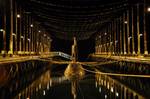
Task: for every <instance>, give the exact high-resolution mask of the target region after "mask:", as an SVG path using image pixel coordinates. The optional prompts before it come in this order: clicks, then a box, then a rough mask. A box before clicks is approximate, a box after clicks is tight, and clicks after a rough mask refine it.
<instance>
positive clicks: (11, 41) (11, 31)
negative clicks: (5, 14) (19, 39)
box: [8, 0, 13, 55]
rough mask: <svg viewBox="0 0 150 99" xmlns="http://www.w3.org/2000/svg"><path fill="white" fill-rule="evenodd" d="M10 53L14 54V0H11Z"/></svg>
mask: <svg viewBox="0 0 150 99" xmlns="http://www.w3.org/2000/svg"><path fill="white" fill-rule="evenodd" d="M8 54H9V55H12V54H13V0H10V39H9V51H8Z"/></svg>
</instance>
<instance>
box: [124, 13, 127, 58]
mask: <svg viewBox="0 0 150 99" xmlns="http://www.w3.org/2000/svg"><path fill="white" fill-rule="evenodd" d="M125 22H126V12H124V14H123V40H124V42H123V43H124V54H125V55H126V54H127V51H126V23H125Z"/></svg>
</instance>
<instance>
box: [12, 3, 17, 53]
mask: <svg viewBox="0 0 150 99" xmlns="http://www.w3.org/2000/svg"><path fill="white" fill-rule="evenodd" d="M17 20H18V18H17V3H16V2H15V46H13V47H15V50H14V53H15V54H17V50H18V49H17V48H18V45H17V43H18V41H17V37H18V27H17V24H18V23H17Z"/></svg>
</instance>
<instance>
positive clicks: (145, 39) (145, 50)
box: [143, 0, 148, 55]
mask: <svg viewBox="0 0 150 99" xmlns="http://www.w3.org/2000/svg"><path fill="white" fill-rule="evenodd" d="M145 1H146V0H144V11H143V12H144V16H143V18H144V19H143V24H144V25H143V26H144V27H143V28H144V33H143V35H144V54H145V55H147V54H148V50H147V31H146V6H145V4H146V2H145Z"/></svg>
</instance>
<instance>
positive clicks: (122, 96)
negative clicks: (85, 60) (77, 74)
mask: <svg viewBox="0 0 150 99" xmlns="http://www.w3.org/2000/svg"><path fill="white" fill-rule="evenodd" d="M96 72H99V71H96ZM32 74H33V73H30V74H29V75H30V76H29V78H30V77H32ZM24 80H25V79H24ZM22 86H25V85H22ZM16 87H17V86H16ZM74 88H75V90H76V91H77V92H76V93H75V94H76V99H133V98H134V99H145V98H144V97H143V96H142V95H140V94H139V93H137V91H134V90H133V89H131V88H130V87H128V86H127V85H125V84H122V83H121V82H119V81H118V80H116V79H114V78H112V77H110V76H107V75H101V74H100V73H96V74H91V73H87V72H86V73H85V77H84V78H83V79H82V80H80V81H79V82H78V86H77V87H74ZM71 89H73V88H72V87H71V81H70V80H68V79H67V78H66V77H65V76H64V71H61V72H58V71H52V70H50V69H48V70H47V71H46V72H44V73H43V74H42V75H41V76H39V77H38V78H36V79H35V80H34V81H32V83H30V84H29V85H28V86H27V87H25V88H24V89H23V90H21V91H20V90H18V94H17V95H16V96H15V98H14V99H49V98H52V99H60V98H61V99H67V98H68V99H73V96H72V92H71ZM12 92H13V89H12Z"/></svg>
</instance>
